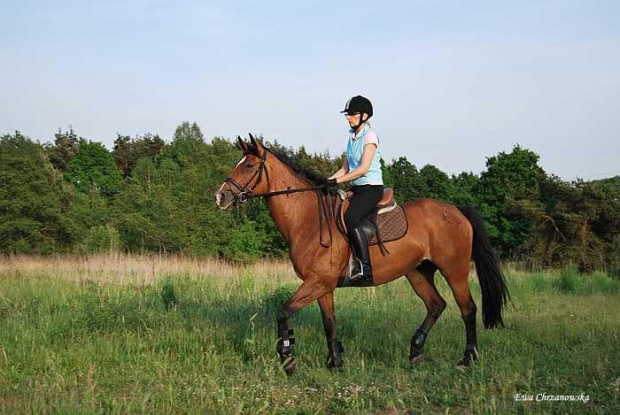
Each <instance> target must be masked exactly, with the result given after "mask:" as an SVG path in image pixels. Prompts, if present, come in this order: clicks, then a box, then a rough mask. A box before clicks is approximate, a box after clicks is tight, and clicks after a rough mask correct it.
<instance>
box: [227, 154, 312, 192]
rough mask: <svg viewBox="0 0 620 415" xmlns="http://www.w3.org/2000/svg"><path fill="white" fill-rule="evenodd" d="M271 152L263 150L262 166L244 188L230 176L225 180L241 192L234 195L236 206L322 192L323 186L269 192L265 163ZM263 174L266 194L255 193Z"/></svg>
mask: <svg viewBox="0 0 620 415" xmlns="http://www.w3.org/2000/svg"><path fill="white" fill-rule="evenodd" d="M268 152H269V151H267V150H265V149H263V154H262V155H261V156H260V166H259V167H258V169H257V170H256V171H255V172H254V174H253V175H252V177H250V178H249V179H248V181H247V182H246V184H245V185H244V186H242V185H241V184H239V182H238V181H236V180H235V179H233V178H232V177H230V176H228V177H227V178H226V179H224V183H228V184H229V185H231V186H234V187H235V188H237V190H239V192H238V193H233V192H231V193H232V194H233V200H234V202H235V203H236V204H241V203H245V202H247V201H248V200H250V199H252V198H255V197H261V196H262V197H271V196H277V195H288V194H291V193H298V192H308V191H311V190H321V189H323V186H309V187H298V188H294V189H291V188H290V187H287V188H286V190H276V191H273V192H270V191H269V188H270V187H271V185H270V182H269V170H267V169H266V168H265V163H266V160H267V153H268ZM263 172H265V177H266V178H267V191H266V192H265V193H254V189H256V186H258V185H259V184H260V182H261V180H262V178H263ZM254 178H256V183H254V185H253V186H252V187H251V188H249V189H248V188H247V187H248V185H249V184H250V183H251V182H252V180H254Z"/></svg>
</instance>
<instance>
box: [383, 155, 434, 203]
mask: <svg viewBox="0 0 620 415" xmlns="http://www.w3.org/2000/svg"><path fill="white" fill-rule="evenodd" d="M387 170H388V172H389V177H390V179H391V181H392V186H393V187H394V197H395V198H396V200H397V201H398V202H399V203H403V202H406V201H411V200H415V199H419V198H423V197H426V195H425V194H424V183H423V182H422V179H421V177H420V174H419V173H418V169H416V167H415V166H414V165H413V164H411V163H410V162H409V161H408V160H407V158H405V157H399V158H398V160H396V161H394V162H392V164H391V165H389V166H388V168H387Z"/></svg>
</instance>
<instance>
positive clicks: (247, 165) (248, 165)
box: [245, 163, 254, 169]
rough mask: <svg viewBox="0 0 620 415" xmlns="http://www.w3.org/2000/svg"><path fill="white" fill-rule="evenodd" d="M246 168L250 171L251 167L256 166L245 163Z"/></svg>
mask: <svg viewBox="0 0 620 415" xmlns="http://www.w3.org/2000/svg"><path fill="white" fill-rule="evenodd" d="M245 167H246V168H248V169H249V168H250V167H254V164H252V163H245Z"/></svg>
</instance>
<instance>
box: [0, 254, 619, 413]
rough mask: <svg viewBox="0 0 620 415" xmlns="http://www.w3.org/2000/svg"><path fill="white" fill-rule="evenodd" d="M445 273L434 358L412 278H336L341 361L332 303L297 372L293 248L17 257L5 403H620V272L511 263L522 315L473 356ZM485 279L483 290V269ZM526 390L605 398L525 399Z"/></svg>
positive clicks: (563, 406) (301, 408) (264, 409)
mask: <svg viewBox="0 0 620 415" xmlns="http://www.w3.org/2000/svg"><path fill="white" fill-rule="evenodd" d="M437 282H438V288H439V290H440V292H441V293H442V295H443V296H444V298H445V299H446V301H447V302H448V308H447V310H446V312H445V313H444V315H443V316H442V317H441V319H440V320H439V321H438V323H437V324H436V326H435V327H434V328H433V330H432V331H431V333H430V335H429V338H428V341H427V344H426V355H427V359H428V360H427V362H426V363H424V364H422V365H421V366H418V367H416V368H413V369H411V368H409V365H408V359H407V356H408V352H409V350H408V348H409V338H410V337H411V335H412V334H413V332H414V331H415V328H416V327H417V326H418V325H419V323H420V322H421V321H422V320H423V318H424V315H425V309H424V306H423V304H422V302H421V301H420V300H419V299H418V298H417V297H416V296H415V295H414V294H413V292H412V290H411V288H410V287H409V285H408V283H406V281H403V280H399V281H396V282H394V283H391V284H388V285H385V286H381V287H376V288H370V289H343V290H337V291H336V295H335V298H336V313H337V322H338V324H337V325H338V333H339V337H340V338H341V339H342V341H343V344H344V347H345V353H344V357H345V366H344V367H343V368H342V369H341V370H339V371H328V370H327V369H325V368H324V367H323V362H324V360H325V357H326V346H325V338H324V333H323V327H322V324H321V316H320V312H319V310H318V307H317V306H316V305H315V304H313V305H312V306H310V307H308V308H307V309H304V310H302V311H301V312H299V313H298V314H296V315H295V316H294V317H293V318H292V319H291V325H292V327H294V328H295V333H296V337H297V340H298V344H297V345H296V349H295V353H296V354H297V356H298V371H297V373H296V374H295V375H294V376H293V377H291V378H287V377H286V376H285V375H284V374H283V372H282V370H281V369H280V367H279V364H278V359H277V355H276V353H275V343H276V330H275V315H276V313H277V310H278V308H279V307H280V305H281V304H282V303H283V302H284V301H285V300H286V299H287V298H288V296H289V295H290V294H291V293H292V292H293V291H294V290H295V288H296V287H297V286H298V285H299V283H298V281H297V280H296V277H295V276H294V273H293V271H292V267H291V266H290V264H288V263H277V262H276V263H271V262H264V263H258V264H255V265H254V266H251V267H247V268H238V267H234V266H232V265H230V264H226V263H222V262H218V261H196V260H188V259H182V258H164V257H151V256H144V257H126V256H122V257H119V256H112V257H106V256H99V257H91V258H68V259H63V258H56V259H52V260H46V259H42V258H26V257H20V258H11V259H10V260H8V261H4V262H3V263H2V265H0V410H2V411H3V412H6V413H19V412H21V413H32V412H34V413H37V412H63V413H64V412H88V413H90V412H94V413H127V412H149V413H151V412H163V413H188V412H191V413H193V412H199V413H324V412H330V413H351V412H352V413H386V412H387V413H408V412H409V411H411V412H413V413H418V412H442V413H453V412H458V413H496V412H500V413H504V412H517V413H530V412H535V413H539V412H547V413H565V412H569V413H584V412H592V413H618V412H619V410H620V404H619V402H618V400H619V398H620V394H619V388H620V380H619V379H620V358H619V356H618V351H619V350H620V334H619V333H620V331H619V330H618V329H619V327H620V323H619V322H618V316H620V303H619V301H618V300H619V298H620V290H619V284H620V283H618V282H617V281H613V280H611V279H609V278H607V277H606V276H605V275H604V274H598V275H594V276H588V277H580V276H578V275H577V274H576V273H574V272H573V271H571V270H567V271H563V272H556V273H536V274H528V273H522V272H516V271H513V270H509V272H508V284H509V288H510V290H511V294H512V298H513V304H512V305H510V306H509V307H508V309H507V310H506V318H505V321H506V323H507V326H508V327H507V329H505V330H496V331H484V330H482V329H480V328H479V345H480V359H479V361H478V363H477V364H476V365H475V366H474V367H472V368H469V369H467V370H460V369H457V368H456V367H455V363H456V362H457V361H458V360H459V358H460V357H461V354H462V352H463V348H464V340H465V333H464V328H463V323H462V320H461V318H460V314H459V312H458V309H457V307H456V305H455V303H454V301H453V299H452V295H451V293H450V290H449V288H448V287H447V286H446V284H445V282H443V280H442V278H441V277H438V278H437ZM471 287H472V291H473V292H474V297H475V298H476V301H477V302H478V304H480V303H481V301H480V290H479V286H478V285H477V283H476V281H475V279H473V278H472V281H471ZM479 321H480V319H479ZM479 327H482V324H479ZM516 393H521V394H533V395H536V394H538V393H546V394H554V395H555V394H562V395H570V394H574V395H579V394H580V393H584V394H586V395H589V397H590V400H589V401H588V402H587V403H583V402H515V400H514V394H516Z"/></svg>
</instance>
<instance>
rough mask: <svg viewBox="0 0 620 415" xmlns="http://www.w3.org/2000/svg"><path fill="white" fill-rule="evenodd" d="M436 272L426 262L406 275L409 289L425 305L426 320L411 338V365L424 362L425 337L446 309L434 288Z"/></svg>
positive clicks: (434, 268)
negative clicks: (411, 288)
mask: <svg viewBox="0 0 620 415" xmlns="http://www.w3.org/2000/svg"><path fill="white" fill-rule="evenodd" d="M436 270H437V267H436V266H435V265H434V264H433V263H431V262H428V261H427V262H423V263H422V264H421V265H419V266H418V267H417V268H415V269H413V270H411V271H410V272H409V273H407V279H408V280H409V283H410V284H411V287H413V290H414V291H415V293H416V294H417V295H418V296H419V297H420V298H421V299H422V301H424V304H425V305H426V318H425V319H424V321H423V322H422V324H421V325H420V327H419V328H418V329H417V330H416V332H415V333H414V334H413V337H412V338H411V351H410V352H409V361H410V362H411V364H412V365H414V364H416V363H419V362H422V361H423V360H424V354H423V348H424V342H425V341H426V336H427V335H428V332H429V331H430V329H431V328H432V327H433V325H434V324H435V322H436V321H437V319H438V318H439V316H440V315H441V313H443V310H444V309H445V308H446V302H445V301H444V299H443V298H442V297H441V295H439V292H437V288H436V287H435V271H436Z"/></svg>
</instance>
